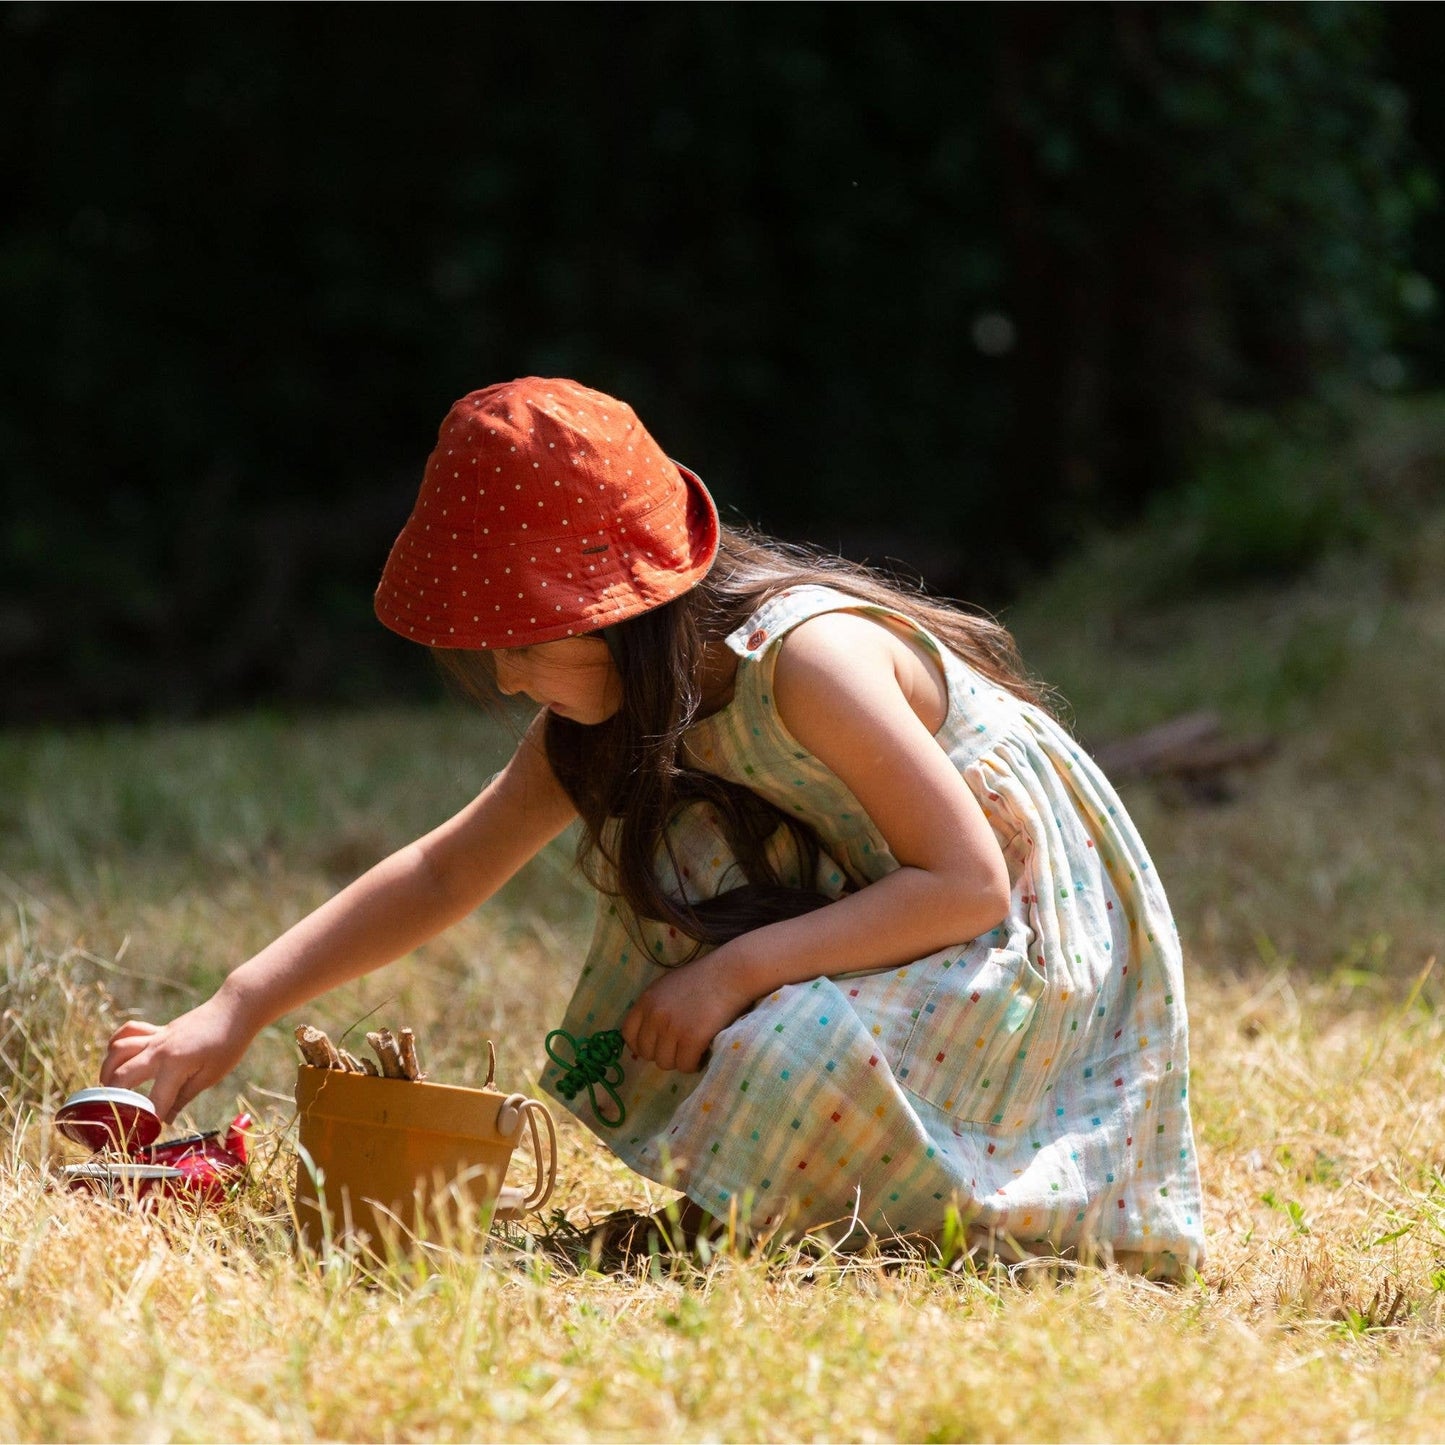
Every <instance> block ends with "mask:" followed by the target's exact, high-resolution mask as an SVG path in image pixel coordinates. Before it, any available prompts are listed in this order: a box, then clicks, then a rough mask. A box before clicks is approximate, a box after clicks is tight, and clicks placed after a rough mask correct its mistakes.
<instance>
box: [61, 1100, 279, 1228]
mask: <svg viewBox="0 0 1445 1445" xmlns="http://www.w3.org/2000/svg"><path fill="white" fill-rule="evenodd" d="M55 1127H56V1128H57V1129H59V1130H60V1132H61V1133H62V1134H64V1135H65V1137H66V1138H67V1139H71V1140H73V1141H74V1142H75V1143H77V1144H79V1145H81V1146H82V1147H83V1148H86V1149H89V1150H90V1151H91V1152H92V1153H93V1154H96V1155H99V1156H100V1157H99V1158H96V1159H92V1160H90V1161H89V1162H88V1163H85V1164H70V1165H67V1166H66V1167H65V1169H64V1170H63V1171H62V1173H63V1177H64V1179H65V1183H66V1187H67V1188H70V1189H84V1190H88V1191H90V1192H91V1193H96V1194H105V1195H109V1196H112V1197H119V1198H126V1199H134V1200H136V1201H148V1200H151V1199H154V1198H179V1199H192V1200H195V1201H196V1202H198V1203H203V1204H215V1203H217V1202H219V1201H220V1200H222V1199H224V1198H225V1196H226V1191H227V1189H228V1188H229V1187H230V1186H231V1185H232V1184H233V1183H235V1182H236V1181H237V1180H238V1179H239V1178H240V1177H241V1174H242V1172H243V1171H244V1170H245V1168H246V1158H247V1151H246V1131H247V1130H248V1129H249V1128H250V1127H251V1116H250V1115H249V1114H237V1115H236V1117H235V1118H234V1119H232V1120H231V1123H230V1126H229V1127H228V1128H227V1129H226V1131H225V1133H224V1134H222V1133H221V1131H220V1130H214V1131H212V1132H211V1133H209V1134H188V1135H186V1136H185V1137H184V1138H180V1139H168V1140H166V1141H165V1142H164V1143H157V1142H156V1141H157V1140H158V1139H159V1138H160V1133H161V1121H160V1120H159V1119H158V1118H157V1117H156V1111H155V1109H154V1108H153V1107H152V1105H151V1101H150V1100H149V1099H148V1098H146V1096H145V1095H144V1094H137V1093H135V1092H134V1091H133V1090H131V1089H103V1088H102V1089H81V1090H80V1092H79V1093H76V1094H72V1095H71V1096H70V1097H69V1098H68V1099H67V1100H66V1101H65V1103H64V1104H62V1105H61V1106H60V1110H59V1112H58V1113H57V1114H56V1116H55Z"/></svg>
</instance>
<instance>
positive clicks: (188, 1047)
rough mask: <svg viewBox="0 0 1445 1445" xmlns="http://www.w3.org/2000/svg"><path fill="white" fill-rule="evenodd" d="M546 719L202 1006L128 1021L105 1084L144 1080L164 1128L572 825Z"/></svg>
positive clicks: (104, 1068)
mask: <svg viewBox="0 0 1445 1445" xmlns="http://www.w3.org/2000/svg"><path fill="white" fill-rule="evenodd" d="M544 722H545V715H539V716H538V717H537V719H536V720H535V721H534V722H533V723H532V725H531V726H530V727H529V728H528V730H527V733H526V735H525V736H524V737H523V739H522V742H521V744H520V745H519V746H518V748H517V751H516V753H515V754H514V755H513V757H512V759H511V761H510V762H509V763H508V764H507V766H506V767H505V768H503V770H502V771H501V772H500V773H498V774H497V776H496V777H495V778H493V779H492V781H491V782H490V783H489V784H488V785H487V786H486V788H484V789H483V790H482V792H481V794H480V795H479V796H478V797H477V798H475V799H474V800H473V801H472V802H471V803H469V804H468V805H467V806H466V807H465V808H463V809H462V810H461V811H460V812H459V813H457V814H456V815H455V816H454V817H452V818H450V819H448V821H447V822H445V823H443V824H442V825H441V827H439V828H437V829H435V830H434V831H433V832H431V833H428V834H427V835H426V836H425V837H424V838H419V839H418V840H417V841H416V842H414V843H409V844H407V846H406V847H404V848H401V849H399V850H398V851H397V852H395V853H393V854H392V855H391V856H390V857H389V858H385V859H383V860H382V861H381V862H380V863H378V864H377V865H376V866H375V867H374V868H372V869H371V870H370V871H369V872H367V873H365V874H363V875H362V876H361V877H360V878H358V879H357V880H356V882H354V883H352V884H351V885H350V886H349V887H347V888H345V889H343V891H342V892H340V893H338V894H337V895H336V896H335V897H334V898H332V899H330V900H329V901H328V902H326V903H324V904H322V905H321V907H320V908H318V909H317V910H316V911H315V912H314V913H311V914H309V915H308V916H307V917H305V918H303V919H302V920H301V921H300V922H299V923H297V924H296V925H295V926H294V927H292V928H290V929H289V930H288V931H287V932H286V933H284V934H282V935H281V937H280V938H278V939H277V940H276V941H275V942H274V943H272V944H270V945H269V946H268V947H266V948H264V949H262V951H261V952H260V953H258V954H256V956H255V957H254V958H251V959H249V960H248V961H247V962H245V963H243V964H241V965H240V967H239V968H237V969H236V970H235V972H234V973H232V974H231V975H230V976H229V977H228V978H227V979H226V981H225V982H224V983H223V984H222V985H221V987H220V988H219V989H217V990H216V992H215V994H213V995H212V996H211V998H209V999H207V1000H206V1002H205V1003H203V1004H201V1005H199V1006H198V1007H197V1008H194V1009H192V1010H191V1011H190V1012H189V1013H186V1014H182V1015H181V1016H180V1017H179V1018H177V1019H174V1020H172V1021H171V1022H170V1023H168V1024H160V1025H157V1024H151V1023H145V1022H143V1021H141V1020H134V1021H133V1022H131V1023H127V1024H124V1025H123V1026H122V1027H121V1028H120V1029H118V1030H117V1031H116V1033H115V1034H114V1036H113V1037H112V1038H111V1040H110V1047H109V1050H108V1052H107V1054H106V1057H105V1061H104V1063H103V1064H102V1065H101V1070H100V1079H101V1083H103V1084H115V1085H119V1086H121V1087H123V1088H134V1087H135V1086H136V1085H138V1084H141V1083H143V1082H145V1081H146V1080H147V1079H154V1080H155V1085H154V1087H153V1089H152V1090H151V1101H152V1103H153V1104H154V1105H155V1109H156V1112H157V1113H158V1114H159V1115H160V1116H161V1118H163V1119H165V1120H167V1121H169V1120H171V1119H173V1118H174V1117H175V1115H176V1113H177V1111H178V1110H180V1109H182V1108H184V1107H185V1105H186V1104H188V1103H189V1102H190V1101H191V1100H192V1099H193V1098H195V1096H196V1095H197V1094H199V1093H200V1092H201V1091H202V1090H203V1089H207V1088H209V1087H210V1086H211V1085H212V1084H214V1083H216V1082H218V1081H219V1080H220V1079H222V1078H223V1077H224V1076H225V1075H226V1074H227V1073H229V1072H230V1070H231V1069H233V1068H235V1066H236V1065H237V1064H238V1063H239V1062H240V1060H241V1057H242V1055H243V1054H244V1053H245V1051H246V1049H247V1048H248V1047H249V1045H250V1043H251V1040H252V1039H254V1038H255V1036H256V1035H257V1033H259V1032H260V1030H261V1029H262V1028H264V1027H265V1026H266V1025H267V1024H269V1023H272V1022H273V1021H274V1020H276V1019H277V1018H279V1017H280V1016H281V1015H282V1014H284V1013H287V1012H288V1011H290V1010H291V1009H294V1008H298V1007H300V1005H302V1004H304V1003H306V1002H307V1001H308V1000H310V999H313V998H315V997H316V996H317V995H318V994H321V993H325V992H326V991H327V990H328V989H331V988H335V987H336V986H337V985H338V984H342V983H346V982H348V981H349V980H351V979H353V978H358V977H360V976H361V975H362V974H364V973H369V972H371V971H372V970H373V969H376V968H380V967H381V966H382V965H383V964H386V963H390V962H391V961H392V960H393V959H396V958H399V957H401V955H402V954H404V953H407V952H409V951H410V950H411V949H413V948H415V947H416V946H417V945H418V944H421V943H424V942H425V941H426V940H427V939H429V938H431V937H433V936H434V935H435V934H437V933H440V932H441V931H442V929H444V928H446V927H447V926H448V925H449V924H452V923H455V922H456V921H457V920H458V919H460V918H463V917H465V916H466V914H468V913H470V912H471V911H472V909H474V908H476V907H477V906H478V905H479V904H481V903H483V902H485V901H486V900H487V899H488V898H490V897H491V896H492V894H493V893H495V892H496V891H497V889H498V888H500V887H501V885H502V884H503V883H505V882H506V881H507V879H508V878H510V877H511V876H512V875H513V874H514V873H515V872H516V871H517V870H518V869H519V868H520V867H521V866H522V865H523V864H524V863H525V862H526V861H527V860H528V859H529V858H531V857H532V856H533V855H534V854H535V853H537V852H538V851H539V850H540V849H541V848H542V847H543V846H544V845H545V844H546V843H548V842H550V841H551V839H553V838H555V837H556V836H557V834H558V833H560V832H561V831H562V829H563V828H565V827H566V826H567V824H568V823H569V822H570V821H571V820H572V818H573V816H574V813H573V808H572V804H571V802H570V801H569V800H568V798H567V796H566V794H565V793H563V791H562V789H561V787H560V786H559V785H558V783H557V780H556V778H555V777H553V775H552V770H551V768H550V767H549V766H548V764H547V760H546V756H545V753H544V752H543V748H542V728H543V725H544Z"/></svg>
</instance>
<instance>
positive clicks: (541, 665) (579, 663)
mask: <svg viewBox="0 0 1445 1445" xmlns="http://www.w3.org/2000/svg"><path fill="white" fill-rule="evenodd" d="M492 660H493V662H494V663H495V665H496V669H497V687H498V688H499V689H500V690H501V691H502V692H504V693H506V694H507V695H508V696H509V697H510V696H511V695H512V694H514V693H518V692H522V693H526V695H527V696H528V697H530V698H531V699H532V701H533V702H539V703H541V704H542V706H543V707H545V708H548V709H549V710H550V711H552V712H554V713H556V714H557V716H558V717H564V718H567V719H568V720H569V721H570V722H575V723H586V724H592V723H600V722H606V721H607V719H608V718H610V717H611V716H612V715H613V714H614V713H615V712H616V711H617V709H618V708H619V707H621V705H622V678H621V676H620V675H619V673H618V671H617V667H616V664H615V663H614V662H613V661H612V654H611V652H610V651H608V648H607V644H606V643H605V642H603V640H602V639H601V638H600V637H563V638H559V639H558V640H557V641H556V642H539V643H537V644H535V645H534V646H532V647H498V648H494V649H493V650H492Z"/></svg>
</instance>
